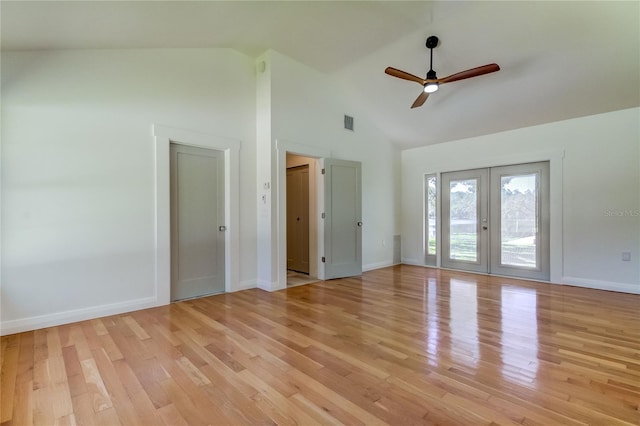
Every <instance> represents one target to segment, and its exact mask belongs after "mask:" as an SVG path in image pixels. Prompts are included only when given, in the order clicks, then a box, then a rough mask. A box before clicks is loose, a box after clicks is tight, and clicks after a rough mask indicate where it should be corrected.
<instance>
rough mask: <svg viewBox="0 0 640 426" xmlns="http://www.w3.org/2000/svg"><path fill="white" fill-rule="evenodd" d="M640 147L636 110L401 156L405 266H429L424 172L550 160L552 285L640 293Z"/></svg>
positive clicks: (451, 144) (455, 142)
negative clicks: (627, 255) (628, 254)
mask: <svg viewBox="0 0 640 426" xmlns="http://www.w3.org/2000/svg"><path fill="white" fill-rule="evenodd" d="M639 150H640V109H639V108H633V109H628V110H622V111H616V112H611V113H606V114H600V115H595V116H590V117H583V118H578V119H573V120H567V121H561V122H555V123H550V124H545V125H540V126H535V127H529V128H523V129H517V130H513V131H508V132H502V133H497V134H493V135H486V136H481V137H475V138H470V139H464V140H459V141H454V142H449V143H445V144H438V145H432V146H427V147H422V148H416V149H410V150H406V151H403V152H402V154H401V157H402V160H401V161H402V212H403V215H402V224H403V226H402V228H403V230H402V236H403V252H402V257H403V262H406V263H413V264H424V262H423V259H424V253H423V249H422V235H421V234H422V230H423V225H422V214H423V213H422V212H423V208H422V200H423V195H422V191H423V186H422V182H423V180H424V178H423V176H424V174H425V173H432V172H444V171H453V170H461V169H468V168H475V167H487V166H495V165H500V164H509V163H513V162H527V161H537V160H541V159H545V158H546V159H550V160H551V166H552V173H551V174H552V176H551V186H552V192H554V191H555V193H556V194H560V196H559V197H558V198H556V199H554V198H553V195H552V199H551V203H552V204H551V209H552V215H553V210H554V209H555V211H556V212H558V211H559V212H560V213H559V217H557V218H556V221H555V224H554V223H553V222H552V229H551V234H552V235H551V236H552V255H551V256H552V259H551V260H552V263H554V262H555V264H556V265H557V267H556V273H555V274H554V271H553V270H552V281H554V282H559V283H565V284H572V285H580V286H585V287H594V288H602V289H610V290H617V291H628V292H634V293H640V153H639ZM554 168H555V171H556V173H555V174H554V171H553V170H554ZM558 171H560V172H561V173H560V174H558ZM558 203H560V204H561V205H560V206H558ZM552 221H553V217H552ZM553 240H555V241H556V247H555V249H554V247H553ZM558 245H559V247H558ZM623 251H629V252H631V262H623V261H622V252H623Z"/></svg>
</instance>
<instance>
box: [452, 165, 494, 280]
mask: <svg viewBox="0 0 640 426" xmlns="http://www.w3.org/2000/svg"><path fill="white" fill-rule="evenodd" d="M487 181H488V171H487V169H477V170H465V171H462V172H450V173H443V174H442V186H441V188H442V258H441V264H442V266H443V267H445V268H453V269H463V270H467V271H474V272H488V236H487V230H488V216H487V208H488V197H487V194H488V189H487Z"/></svg>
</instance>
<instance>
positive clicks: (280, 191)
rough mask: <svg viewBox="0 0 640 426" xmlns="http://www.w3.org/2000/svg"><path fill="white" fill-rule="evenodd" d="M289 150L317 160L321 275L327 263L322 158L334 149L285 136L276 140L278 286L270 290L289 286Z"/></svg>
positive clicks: (319, 274) (319, 267) (326, 156)
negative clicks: (324, 259) (306, 143)
mask: <svg viewBox="0 0 640 426" xmlns="http://www.w3.org/2000/svg"><path fill="white" fill-rule="evenodd" d="M287 153H289V154H295V155H301V156H303V157H309V158H312V159H315V161H316V168H315V169H316V196H317V203H316V205H317V211H316V217H317V227H316V229H317V230H318V238H317V241H318V247H317V252H316V258H317V260H316V261H317V262H318V279H319V280H324V278H325V271H324V263H322V254H323V253H324V237H323V238H320V236H323V235H324V221H323V220H322V212H323V211H324V182H323V179H321V176H322V175H321V171H322V165H323V164H322V159H323V158H330V157H331V151H329V150H327V149H325V148H320V147H315V146H308V145H302V144H298V143H293V142H289V141H284V140H276V168H277V172H276V174H277V181H276V194H275V198H276V217H277V219H276V222H277V227H276V228H277V229H276V233H275V239H276V247H277V250H276V251H277V253H276V268H277V283H276V288H271V289H270V290H271V291H274V290H280V289H284V288H287Z"/></svg>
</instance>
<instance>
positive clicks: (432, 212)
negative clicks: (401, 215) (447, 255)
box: [424, 174, 438, 265]
mask: <svg viewBox="0 0 640 426" xmlns="http://www.w3.org/2000/svg"><path fill="white" fill-rule="evenodd" d="M424 187H425V209H424V211H425V224H424V225H425V226H424V229H425V235H424V236H425V238H424V241H425V244H424V245H425V250H424V252H425V263H426V264H427V265H435V264H436V253H437V247H438V245H437V240H436V220H437V218H438V210H437V208H436V205H437V203H436V198H437V188H438V186H437V178H436V175H435V174H430V175H426V176H425V182H424Z"/></svg>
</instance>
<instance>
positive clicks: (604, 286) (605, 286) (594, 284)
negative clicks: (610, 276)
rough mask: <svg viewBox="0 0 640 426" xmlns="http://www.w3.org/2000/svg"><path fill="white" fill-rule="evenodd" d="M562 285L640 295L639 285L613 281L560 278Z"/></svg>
mask: <svg viewBox="0 0 640 426" xmlns="http://www.w3.org/2000/svg"><path fill="white" fill-rule="evenodd" d="M562 283H563V284H567V285H574V286H576V287H586V288H593V289H597V290H608V291H618V292H621V293H632V294H640V283H639V284H629V283H618V282H614V281H600V280H589V279H586V278H576V277H562Z"/></svg>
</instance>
